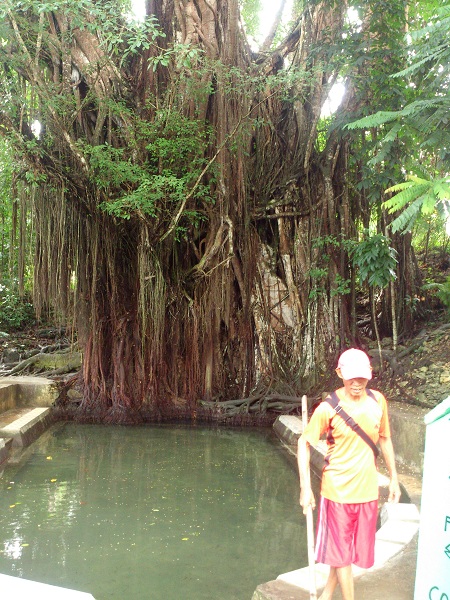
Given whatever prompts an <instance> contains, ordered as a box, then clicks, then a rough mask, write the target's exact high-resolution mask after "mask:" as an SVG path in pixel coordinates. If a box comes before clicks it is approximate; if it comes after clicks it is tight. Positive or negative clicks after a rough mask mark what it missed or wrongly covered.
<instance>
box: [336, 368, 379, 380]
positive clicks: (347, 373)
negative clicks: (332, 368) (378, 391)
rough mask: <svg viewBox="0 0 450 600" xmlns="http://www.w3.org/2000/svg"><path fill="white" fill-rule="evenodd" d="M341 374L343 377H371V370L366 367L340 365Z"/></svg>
mask: <svg viewBox="0 0 450 600" xmlns="http://www.w3.org/2000/svg"><path fill="white" fill-rule="evenodd" d="M341 375H342V377H343V378H344V379H360V378H361V379H372V370H371V369H369V368H368V367H362V368H359V369H355V368H352V367H341Z"/></svg>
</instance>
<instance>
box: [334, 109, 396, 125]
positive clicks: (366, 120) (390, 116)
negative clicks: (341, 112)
mask: <svg viewBox="0 0 450 600" xmlns="http://www.w3.org/2000/svg"><path fill="white" fill-rule="evenodd" d="M399 115H400V112H399V111H383V110H380V111H378V112H377V113H375V114H373V115H368V116H367V117H363V118H362V119H358V120H357V121H353V122H352V123H347V125H345V129H365V128H367V129H370V128H371V127H378V126H379V125H384V123H389V122H390V121H395V120H396V119H397V118H398V117H399Z"/></svg>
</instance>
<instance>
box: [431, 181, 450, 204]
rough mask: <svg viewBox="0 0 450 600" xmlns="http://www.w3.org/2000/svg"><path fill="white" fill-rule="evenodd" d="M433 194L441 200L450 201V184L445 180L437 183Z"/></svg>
mask: <svg viewBox="0 0 450 600" xmlns="http://www.w3.org/2000/svg"><path fill="white" fill-rule="evenodd" d="M433 193H434V194H435V196H437V197H438V198H439V200H448V201H450V183H449V182H447V181H445V180H441V181H437V182H436V183H435V184H434V188H433Z"/></svg>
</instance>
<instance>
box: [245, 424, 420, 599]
mask: <svg viewBox="0 0 450 600" xmlns="http://www.w3.org/2000/svg"><path fill="white" fill-rule="evenodd" d="M273 429H274V431H275V433H276V435H277V436H278V438H279V439H280V441H281V443H282V444H283V446H284V447H285V448H286V449H287V450H288V452H290V453H291V454H295V451H296V445H297V440H298V438H299V437H300V435H301V433H302V422H301V419H299V418H298V417H294V416H291V415H283V416H281V417H278V418H277V420H276V421H275V423H274V426H273ZM324 451H325V445H324V444H322V443H320V444H319V445H318V446H317V447H315V448H314V449H312V452H311V460H312V464H313V468H315V469H321V466H322V464H323V458H324ZM383 478H384V479H383ZM386 479H387V478H386V477H384V476H382V475H381V476H380V485H381V486H383V487H384V486H385V485H386V481H385V480H386ZM419 520H420V514H419V510H418V508H417V506H416V505H415V504H411V503H401V504H397V505H389V504H384V505H383V507H382V510H381V527H380V529H379V530H378V531H377V535H376V542H375V564H374V566H373V567H372V568H371V569H368V570H365V569H358V568H357V567H354V575H355V583H356V582H357V581H358V579H360V578H361V577H362V576H363V575H364V576H366V575H367V574H370V573H374V572H377V571H382V570H383V569H385V568H386V567H388V565H389V564H390V563H391V562H392V559H394V558H395V557H397V556H399V555H401V554H402V553H404V552H405V550H407V549H408V547H409V546H411V545H412V544H414V541H413V540H414V539H417V533H418V530H419ZM413 554H414V552H413ZM409 560H411V558H410V559H409ZM412 560H414V556H413V559H412ZM315 571H316V585H317V588H318V589H321V588H322V587H323V586H324V584H325V581H326V578H327V575H328V567H326V566H325V565H316V569H315ZM309 590H310V572H309V568H308V567H304V568H302V569H297V570H296V571H291V572H289V573H284V574H281V575H279V576H278V577H277V579H276V580H274V581H269V582H267V583H263V584H261V585H259V586H258V587H257V588H256V590H255V592H254V594H253V597H252V600H294V599H295V600H300V599H301V598H309Z"/></svg>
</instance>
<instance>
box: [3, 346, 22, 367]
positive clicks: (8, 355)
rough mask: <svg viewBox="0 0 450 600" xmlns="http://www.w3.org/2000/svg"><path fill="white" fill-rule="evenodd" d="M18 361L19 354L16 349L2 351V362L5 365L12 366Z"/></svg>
mask: <svg viewBox="0 0 450 600" xmlns="http://www.w3.org/2000/svg"><path fill="white" fill-rule="evenodd" d="M19 360H20V352H19V351H18V350H17V348H5V349H4V350H3V362H4V363H5V365H13V364H14V363H17V362H19Z"/></svg>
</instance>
